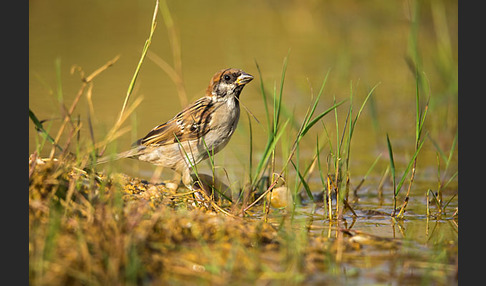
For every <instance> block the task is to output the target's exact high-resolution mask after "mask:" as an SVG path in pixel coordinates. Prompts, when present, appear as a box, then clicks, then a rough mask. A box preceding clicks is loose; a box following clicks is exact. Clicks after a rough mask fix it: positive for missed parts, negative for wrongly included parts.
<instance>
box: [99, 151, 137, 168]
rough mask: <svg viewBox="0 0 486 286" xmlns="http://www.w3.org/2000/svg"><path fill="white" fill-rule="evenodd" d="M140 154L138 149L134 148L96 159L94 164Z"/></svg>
mask: <svg viewBox="0 0 486 286" xmlns="http://www.w3.org/2000/svg"><path fill="white" fill-rule="evenodd" d="M139 154H140V149H138V148H134V149H131V150H128V151H125V152H121V153H118V154H112V155H107V156H104V157H101V158H99V159H97V160H96V165H98V164H103V163H107V162H110V161H115V160H119V159H123V158H130V157H134V156H137V155H139Z"/></svg>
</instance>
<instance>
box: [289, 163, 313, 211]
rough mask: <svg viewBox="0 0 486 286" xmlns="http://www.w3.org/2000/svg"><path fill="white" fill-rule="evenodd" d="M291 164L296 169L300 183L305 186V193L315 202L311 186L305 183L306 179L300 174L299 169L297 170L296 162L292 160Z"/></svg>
mask: <svg viewBox="0 0 486 286" xmlns="http://www.w3.org/2000/svg"><path fill="white" fill-rule="evenodd" d="M290 163H292V166H294V169H295V171H296V172H297V175H298V176H299V179H300V182H301V183H302V185H303V186H304V189H305V192H306V193H307V195H308V196H309V198H311V199H312V201H313V202H315V200H314V196H313V195H312V192H311V190H310V188H309V185H308V184H307V182H306V181H305V179H304V177H303V176H302V174H301V173H300V171H299V168H297V166H295V164H294V162H293V161H292V160H290Z"/></svg>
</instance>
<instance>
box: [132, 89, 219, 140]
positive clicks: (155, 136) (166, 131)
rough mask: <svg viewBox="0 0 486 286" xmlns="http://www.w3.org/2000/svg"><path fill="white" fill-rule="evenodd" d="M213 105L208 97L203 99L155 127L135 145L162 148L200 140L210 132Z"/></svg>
mask: <svg viewBox="0 0 486 286" xmlns="http://www.w3.org/2000/svg"><path fill="white" fill-rule="evenodd" d="M213 109H214V104H213V102H212V100H211V99H210V98H209V97H203V98H201V99H199V100H197V101H196V102H194V103H193V104H191V105H190V106H188V107H186V108H185V109H184V110H182V111H181V112H179V113H178V114H177V115H176V116H174V118H172V119H171V120H169V121H167V122H166V123H164V124H161V125H159V126H156V127H155V128H154V129H152V130H151V131H150V132H149V133H148V134H147V135H145V137H143V138H142V139H139V140H138V141H137V142H136V145H145V146H163V145H167V144H173V143H177V142H178V141H179V142H184V141H189V140H194V139H198V138H201V137H202V136H204V135H206V133H208V132H209V130H210V127H211V126H210V121H211V114H212V112H213Z"/></svg>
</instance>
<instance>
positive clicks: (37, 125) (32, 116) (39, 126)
mask: <svg viewBox="0 0 486 286" xmlns="http://www.w3.org/2000/svg"><path fill="white" fill-rule="evenodd" d="M29 118H30V120H32V122H33V123H34V125H35V128H36V129H37V130H39V132H40V134H41V135H42V137H43V138H44V139H46V140H47V141H49V142H50V143H52V144H54V146H56V147H57V148H58V149H59V150H61V151H62V147H61V146H59V145H58V144H56V141H55V140H54V138H52V137H51V135H49V133H47V131H46V130H45V129H44V126H42V123H41V122H40V121H39V119H37V116H35V114H34V112H32V110H30V108H29Z"/></svg>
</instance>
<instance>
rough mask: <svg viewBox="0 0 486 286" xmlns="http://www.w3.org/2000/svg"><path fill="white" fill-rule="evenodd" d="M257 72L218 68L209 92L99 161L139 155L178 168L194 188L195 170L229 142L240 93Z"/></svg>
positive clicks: (184, 180)
mask: <svg viewBox="0 0 486 286" xmlns="http://www.w3.org/2000/svg"><path fill="white" fill-rule="evenodd" d="M252 80H253V76H252V75H250V74H248V73H245V72H244V71H242V70H240V69H234V68H228V69H224V70H221V71H218V72H217V73H216V74H214V76H213V77H212V78H211V80H210V82H209V86H208V88H207V89H206V94H205V95H204V96H203V97H201V98H200V99H198V100H196V101H195V102H193V103H192V104H190V105H189V106H187V107H186V108H184V109H183V110H182V111H181V112H179V113H177V114H176V115H175V116H174V117H173V118H172V119H170V120H169V121H167V122H165V123H163V124H161V125H158V126H156V127H154V128H153V129H152V130H150V132H148V133H147V135H145V136H144V137H143V138H141V139H139V140H137V141H136V142H135V143H134V144H133V145H132V149H130V150H128V151H126V152H122V153H119V154H117V155H115V156H107V157H104V158H100V159H99V160H98V162H97V163H98V164H99V163H103V162H106V161H110V160H117V159H121V158H135V159H138V160H141V161H146V162H149V163H152V164H154V165H157V166H162V167H166V168H170V169H172V170H174V171H175V172H176V173H177V174H178V175H180V176H181V178H182V183H183V184H184V185H185V186H186V187H187V188H189V189H191V190H193V180H192V177H191V170H192V169H193V168H194V166H196V164H198V163H199V162H201V161H202V160H205V159H207V158H208V157H209V156H210V155H211V156H212V155H214V154H216V153H218V152H219V151H221V150H222V149H223V148H224V147H225V146H226V144H228V142H229V140H230V138H231V136H232V135H233V133H234V131H235V129H236V126H237V125H238V120H239V118H240V104H239V97H240V94H241V91H242V90H243V88H244V87H245V85H246V84H248V83H249V82H250V81H252Z"/></svg>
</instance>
